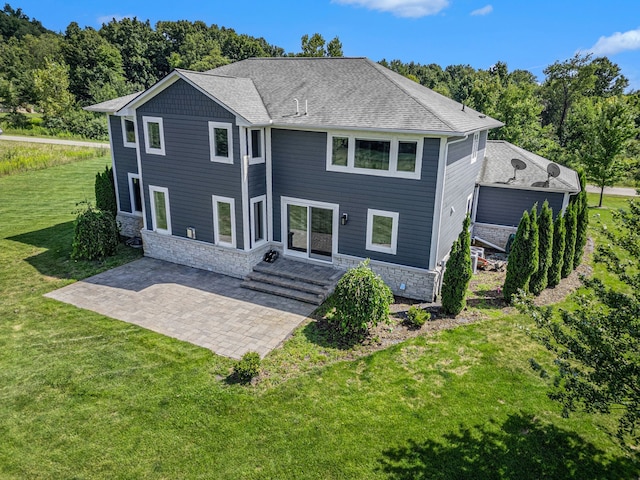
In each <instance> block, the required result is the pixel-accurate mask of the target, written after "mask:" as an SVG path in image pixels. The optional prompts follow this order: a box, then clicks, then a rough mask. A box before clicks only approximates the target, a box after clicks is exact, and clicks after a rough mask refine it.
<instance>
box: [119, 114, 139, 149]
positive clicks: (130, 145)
mask: <svg viewBox="0 0 640 480" xmlns="http://www.w3.org/2000/svg"><path fill="white" fill-rule="evenodd" d="M126 122H131V123H133V133H134V136H136V135H135V132H136V123H135V122H134V121H133V117H121V119H120V124H121V127H122V144H123V145H124V146H125V147H127V148H136V147H137V146H138V144H137V142H136V141H135V140H134V141H133V142H128V141H127V130H126V128H125V125H126Z"/></svg>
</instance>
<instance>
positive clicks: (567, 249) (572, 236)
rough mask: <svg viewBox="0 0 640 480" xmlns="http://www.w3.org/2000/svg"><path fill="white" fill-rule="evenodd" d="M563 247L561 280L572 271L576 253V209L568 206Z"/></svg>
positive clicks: (565, 213) (565, 214)
mask: <svg viewBox="0 0 640 480" xmlns="http://www.w3.org/2000/svg"><path fill="white" fill-rule="evenodd" d="M564 216H565V219H564V226H565V230H566V233H565V235H566V236H565V245H564V262H563V264H562V278H567V277H568V276H569V274H570V273H571V272H572V271H573V256H574V253H575V251H576V223H577V217H576V209H575V206H574V205H571V204H570V205H569V206H568V207H567V210H566V211H565V212H564Z"/></svg>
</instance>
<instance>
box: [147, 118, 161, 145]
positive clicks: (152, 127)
mask: <svg viewBox="0 0 640 480" xmlns="http://www.w3.org/2000/svg"><path fill="white" fill-rule="evenodd" d="M147 130H148V131H149V147H151V148H162V145H160V124H159V123H156V122H149V123H147Z"/></svg>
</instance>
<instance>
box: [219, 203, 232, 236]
mask: <svg viewBox="0 0 640 480" xmlns="http://www.w3.org/2000/svg"><path fill="white" fill-rule="evenodd" d="M231 221H232V219H231V204H230V203H226V202H218V241H220V242H223V243H232V242H233V237H232V233H231V232H232V230H231Z"/></svg>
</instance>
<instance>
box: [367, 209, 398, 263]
mask: <svg viewBox="0 0 640 480" xmlns="http://www.w3.org/2000/svg"><path fill="white" fill-rule="evenodd" d="M399 218H400V214H399V213H398V212H385V211H382V210H374V209H371V208H370V209H369V210H368V211H367V246H366V248H367V250H371V251H374V252H382V253H391V254H392V255H395V254H396V249H397V247H398V220H399Z"/></svg>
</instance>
